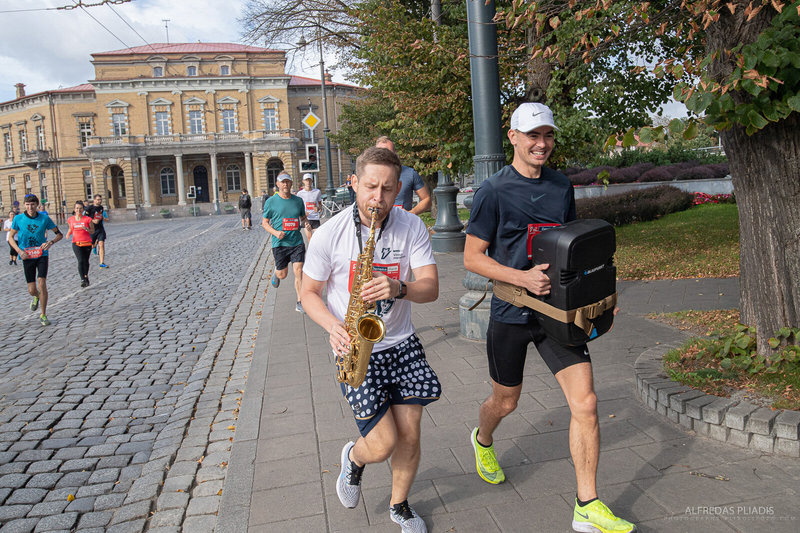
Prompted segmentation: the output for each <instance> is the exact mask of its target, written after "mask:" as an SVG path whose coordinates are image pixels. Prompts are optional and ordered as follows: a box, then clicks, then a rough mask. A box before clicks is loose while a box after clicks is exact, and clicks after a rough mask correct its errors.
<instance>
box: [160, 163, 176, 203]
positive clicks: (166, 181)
mask: <svg viewBox="0 0 800 533" xmlns="http://www.w3.org/2000/svg"><path fill="white" fill-rule="evenodd" d="M173 194H175V171H174V170H173V169H172V168H171V167H166V168H162V169H161V196H171V195H173Z"/></svg>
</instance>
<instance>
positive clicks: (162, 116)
mask: <svg viewBox="0 0 800 533" xmlns="http://www.w3.org/2000/svg"><path fill="white" fill-rule="evenodd" d="M156 135H169V113H168V112H166V111H156Z"/></svg>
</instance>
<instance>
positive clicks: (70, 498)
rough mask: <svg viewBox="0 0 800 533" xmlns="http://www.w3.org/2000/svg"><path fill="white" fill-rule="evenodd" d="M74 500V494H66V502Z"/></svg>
mask: <svg viewBox="0 0 800 533" xmlns="http://www.w3.org/2000/svg"><path fill="white" fill-rule="evenodd" d="M74 500H75V495H74V494H67V501H68V502H71V501H74Z"/></svg>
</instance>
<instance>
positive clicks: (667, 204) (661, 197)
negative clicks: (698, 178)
mask: <svg viewBox="0 0 800 533" xmlns="http://www.w3.org/2000/svg"><path fill="white" fill-rule="evenodd" d="M693 202H694V195H693V194H692V193H690V192H685V191H682V190H680V189H677V188H675V187H671V186H669V185H662V186H659V187H651V188H648V189H642V190H639V191H633V192H627V193H623V194H615V195H612V196H601V197H599V198H581V199H579V200H576V202H575V207H576V211H577V215H578V218H599V219H602V220H605V221H606V222H608V223H609V224H612V225H614V226H622V225H624V224H630V223H631V222H644V221H647V220H654V219H656V218H659V217H662V216H664V215H667V214H669V213H675V212H677V211H684V210H686V209H689V208H690V207H691V206H692V203H693Z"/></svg>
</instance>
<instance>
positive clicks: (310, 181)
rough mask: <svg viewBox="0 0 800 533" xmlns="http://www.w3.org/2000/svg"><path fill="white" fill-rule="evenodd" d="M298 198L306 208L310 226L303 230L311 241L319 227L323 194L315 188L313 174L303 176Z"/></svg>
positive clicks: (307, 173)
mask: <svg viewBox="0 0 800 533" xmlns="http://www.w3.org/2000/svg"><path fill="white" fill-rule="evenodd" d="M297 196H299V197H300V198H301V199H302V200H303V203H304V204H305V206H306V218H307V219H308V225H307V226H306V227H305V228H303V231H304V232H305V234H306V239H308V240H310V239H311V235H312V234H313V233H314V230H315V229H317V228H318V227H319V224H320V221H319V220H320V216H319V212H320V209H322V192H321V191H320V190H319V189H317V188H316V187H314V176H313V174H311V173H309V172H306V173H305V174H303V188H302V189H300V190H299V191H297Z"/></svg>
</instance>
